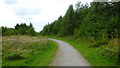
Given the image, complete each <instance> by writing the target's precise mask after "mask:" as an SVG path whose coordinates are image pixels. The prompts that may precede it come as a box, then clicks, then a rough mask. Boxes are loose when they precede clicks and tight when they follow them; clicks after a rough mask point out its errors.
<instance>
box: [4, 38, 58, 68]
mask: <svg viewBox="0 0 120 68" xmlns="http://www.w3.org/2000/svg"><path fill="white" fill-rule="evenodd" d="M11 39H12V40H11ZM2 40H3V41H2V43H3V45H2V46H3V57H2V59H3V62H2V65H3V66H48V65H49V63H50V62H51V61H52V59H53V57H54V55H55V53H56V50H57V43H56V42H53V41H50V40H48V39H47V38H44V37H41V38H36V37H28V36H18V37H15V36H12V37H10V36H8V37H3V39H2Z"/></svg>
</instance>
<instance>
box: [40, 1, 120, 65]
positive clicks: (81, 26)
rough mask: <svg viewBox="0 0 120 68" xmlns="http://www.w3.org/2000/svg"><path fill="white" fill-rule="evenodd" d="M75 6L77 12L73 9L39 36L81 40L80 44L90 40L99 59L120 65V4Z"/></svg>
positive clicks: (46, 27)
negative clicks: (107, 59) (119, 57)
mask: <svg viewBox="0 0 120 68" xmlns="http://www.w3.org/2000/svg"><path fill="white" fill-rule="evenodd" d="M75 6H76V9H75V10H74V9H73V5H70V6H69V8H68V10H67V12H66V14H65V15H64V16H60V17H59V18H58V20H55V21H54V22H52V23H51V24H49V23H48V24H47V25H46V26H45V27H44V29H43V30H42V31H41V32H40V34H41V35H48V36H57V37H63V38H65V37H67V36H68V37H72V39H71V41H73V40H77V39H78V41H77V42H80V40H79V38H82V39H84V40H89V41H90V42H91V43H89V41H86V43H89V45H88V46H87V47H88V48H93V50H94V52H95V51H97V52H98V54H99V56H105V57H106V58H109V59H110V60H113V61H112V62H116V63H118V61H119V62H120V59H119V60H118V56H120V52H118V45H119V44H118V39H120V37H119V36H120V29H119V27H120V12H119V11H120V2H92V3H91V4H90V6H88V4H85V5H83V4H81V2H78V3H77V4H76V5H75ZM84 46H85V45H84ZM76 48H79V46H76ZM119 48H120V47H119ZM98 49H100V50H99V51H98ZM119 64H120V63H119Z"/></svg>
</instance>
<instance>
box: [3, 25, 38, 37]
mask: <svg viewBox="0 0 120 68" xmlns="http://www.w3.org/2000/svg"><path fill="white" fill-rule="evenodd" d="M1 28H2V36H10V35H29V36H35V35H36V32H35V31H34V27H33V25H32V23H30V25H29V26H28V25H26V24H25V23H21V24H17V25H16V26H15V28H7V27H3V26H2V27H1Z"/></svg>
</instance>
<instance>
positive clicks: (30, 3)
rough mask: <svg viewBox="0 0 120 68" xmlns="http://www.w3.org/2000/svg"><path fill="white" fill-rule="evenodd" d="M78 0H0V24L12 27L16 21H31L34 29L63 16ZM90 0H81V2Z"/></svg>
mask: <svg viewBox="0 0 120 68" xmlns="http://www.w3.org/2000/svg"><path fill="white" fill-rule="evenodd" d="M78 1H80V0H0V26H7V27H12V28H14V26H15V25H16V24H17V23H22V22H23V23H26V24H27V25H29V23H30V22H31V23H32V24H33V26H34V28H35V31H37V32H39V31H40V30H42V29H43V27H44V26H45V25H46V24H48V22H49V23H51V22H53V21H54V20H56V19H57V18H58V17H59V16H60V15H62V16H64V14H65V13H66V11H67V9H68V7H69V5H70V4H72V5H73V6H75V4H76V3H77V2H78ZM91 1H92V0H82V1H81V2H82V3H84V4H85V3H86V2H88V3H89V2H91Z"/></svg>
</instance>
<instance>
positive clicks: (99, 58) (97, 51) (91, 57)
mask: <svg viewBox="0 0 120 68" xmlns="http://www.w3.org/2000/svg"><path fill="white" fill-rule="evenodd" d="M50 38H54V39H58V40H62V41H65V42H68V43H69V44H70V45H72V46H73V47H74V48H75V49H77V50H78V51H79V52H80V53H81V54H82V55H83V57H85V59H87V60H88V61H89V62H90V63H91V65H92V66H117V65H118V62H117V61H118V59H116V58H115V59H111V58H109V57H108V56H107V57H106V56H103V55H101V54H102V53H103V52H105V50H104V48H105V47H96V48H94V47H89V46H90V45H93V43H92V42H91V41H90V40H83V39H81V40H76V39H74V40H73V39H72V37H71V39H69V38H68V37H64V38H63V37H62V38H60V37H59V38H58V37H50ZM107 47H108V46H107ZM116 51H117V50H116ZM107 54H108V55H109V54H110V53H107V52H106V55H107ZM116 57H118V56H116Z"/></svg>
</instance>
